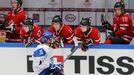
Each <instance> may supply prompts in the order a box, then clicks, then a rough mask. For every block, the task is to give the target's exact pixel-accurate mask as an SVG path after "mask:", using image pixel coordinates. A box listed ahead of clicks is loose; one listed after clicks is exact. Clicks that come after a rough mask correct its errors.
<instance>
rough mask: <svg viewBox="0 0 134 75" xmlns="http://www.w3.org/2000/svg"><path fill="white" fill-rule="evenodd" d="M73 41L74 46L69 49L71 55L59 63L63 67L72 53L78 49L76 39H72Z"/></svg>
mask: <svg viewBox="0 0 134 75" xmlns="http://www.w3.org/2000/svg"><path fill="white" fill-rule="evenodd" d="M73 40H74V46H73V47H72V48H71V50H70V51H71V53H70V54H69V55H68V56H67V57H66V58H65V59H64V61H63V62H62V63H61V65H63V64H64V63H65V62H66V61H67V60H68V59H69V58H70V57H71V56H72V55H73V54H74V52H75V51H76V50H77V49H78V41H77V38H76V37H73Z"/></svg>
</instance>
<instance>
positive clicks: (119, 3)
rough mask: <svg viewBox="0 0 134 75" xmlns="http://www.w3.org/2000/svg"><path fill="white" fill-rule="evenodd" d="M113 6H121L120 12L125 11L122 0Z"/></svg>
mask: <svg viewBox="0 0 134 75" xmlns="http://www.w3.org/2000/svg"><path fill="white" fill-rule="evenodd" d="M114 8H121V10H122V13H124V12H125V5H124V3H122V2H116V3H115V5H114Z"/></svg>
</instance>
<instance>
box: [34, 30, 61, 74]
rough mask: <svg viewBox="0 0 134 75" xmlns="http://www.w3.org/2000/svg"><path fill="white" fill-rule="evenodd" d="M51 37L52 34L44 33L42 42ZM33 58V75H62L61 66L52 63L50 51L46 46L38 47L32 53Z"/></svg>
mask: <svg viewBox="0 0 134 75" xmlns="http://www.w3.org/2000/svg"><path fill="white" fill-rule="evenodd" d="M51 37H52V33H50V32H45V33H44V34H43V38H44V42H46V41H47V40H48V39H50V38H51ZM33 58H34V60H33V70H34V73H35V75H63V74H62V73H61V71H62V66H61V65H60V64H55V63H54V62H53V56H52V49H51V48H50V47H49V46H48V45H46V44H41V45H38V46H37V47H36V49H35V50H34V52H33Z"/></svg>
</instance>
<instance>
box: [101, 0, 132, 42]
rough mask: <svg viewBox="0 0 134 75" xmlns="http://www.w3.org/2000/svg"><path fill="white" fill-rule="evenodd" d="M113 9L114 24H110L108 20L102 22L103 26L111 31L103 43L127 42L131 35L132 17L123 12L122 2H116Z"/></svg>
mask: <svg viewBox="0 0 134 75" xmlns="http://www.w3.org/2000/svg"><path fill="white" fill-rule="evenodd" d="M114 9H115V15H114V19H113V20H114V22H113V23H114V24H113V25H111V24H110V23H109V22H108V21H104V22H103V23H102V25H103V27H104V28H106V29H108V30H111V31H112V33H111V35H110V36H109V37H107V40H106V41H105V44H129V43H130V41H131V40H132V36H133V27H132V19H131V17H130V16H129V15H128V13H126V12H125V5H124V4H123V3H122V2H117V3H116V4H115V5H114Z"/></svg>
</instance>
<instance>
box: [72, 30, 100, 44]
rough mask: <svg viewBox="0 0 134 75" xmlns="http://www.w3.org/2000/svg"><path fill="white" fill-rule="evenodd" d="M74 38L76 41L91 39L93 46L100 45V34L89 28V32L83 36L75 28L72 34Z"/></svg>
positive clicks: (80, 31)
mask: <svg viewBox="0 0 134 75" xmlns="http://www.w3.org/2000/svg"><path fill="white" fill-rule="evenodd" d="M74 34H75V36H76V37H77V39H78V41H83V40H86V39H92V40H93V44H99V43H100V33H99V30H98V29H97V28H94V27H91V29H90V31H89V32H88V34H87V35H85V34H84V33H83V32H82V30H81V28H80V27H77V28H76V29H75V32H74Z"/></svg>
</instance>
